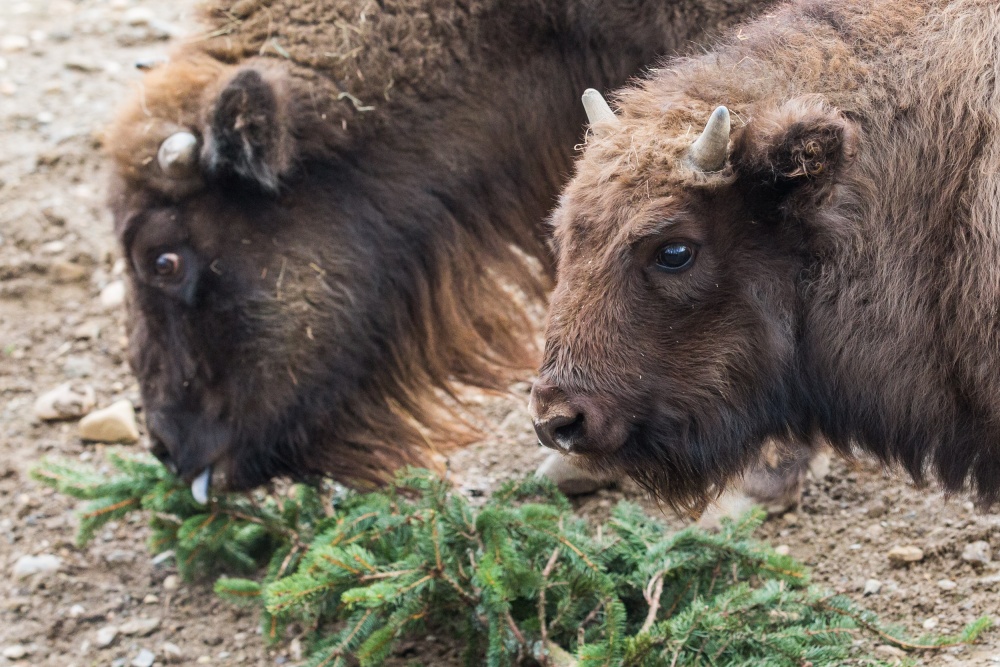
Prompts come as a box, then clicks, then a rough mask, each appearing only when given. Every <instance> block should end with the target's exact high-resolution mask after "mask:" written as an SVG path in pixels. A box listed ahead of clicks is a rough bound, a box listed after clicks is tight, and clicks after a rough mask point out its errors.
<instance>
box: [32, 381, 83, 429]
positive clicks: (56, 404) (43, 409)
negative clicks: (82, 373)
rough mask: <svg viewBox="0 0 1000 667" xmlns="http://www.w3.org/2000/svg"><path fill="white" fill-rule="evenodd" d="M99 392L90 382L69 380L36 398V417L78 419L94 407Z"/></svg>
mask: <svg viewBox="0 0 1000 667" xmlns="http://www.w3.org/2000/svg"><path fill="white" fill-rule="evenodd" d="M96 404H97V394H96V393H95V392H94V388H93V387H91V386H90V385H88V384H80V383H77V382H67V383H65V384H61V385H59V386H58V387H56V388H55V389H52V390H51V391H47V392H45V393H44V394H42V395H41V396H39V397H38V398H37V399H36V400H35V407H34V413H35V417H37V418H38V419H40V420H42V421H56V420H60V419H78V418H80V417H82V416H83V415H85V414H87V413H88V412H90V411H91V410H93V409H94V406H95V405H96Z"/></svg>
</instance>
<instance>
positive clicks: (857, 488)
mask: <svg viewBox="0 0 1000 667" xmlns="http://www.w3.org/2000/svg"><path fill="white" fill-rule="evenodd" d="M190 6H191V3H190V0H184V1H183V2H170V1H168V0H158V1H156V2H153V1H152V0H150V1H148V2H145V3H140V2H132V1H131V0H31V1H19V0H2V1H0V346H2V350H0V652H3V653H4V655H3V656H0V665H2V664H14V663H17V664H31V665H53V666H54V665H59V666H62V667H69V666H71V665H75V666H77V667H82V666H84V665H129V664H132V661H133V660H135V659H136V658H137V657H138V656H139V654H140V652H141V651H143V650H147V651H150V652H152V654H153V655H154V656H155V660H156V664H166V663H173V664H191V665H193V664H219V665H229V664H248V665H253V664H259V665H280V664H296V663H297V662H298V661H299V660H298V658H299V656H298V654H297V650H296V649H297V647H296V645H295V643H294V642H292V641H291V640H292V639H293V638H291V637H290V638H289V640H290V641H289V643H288V644H286V645H283V646H281V647H279V648H277V649H267V648H265V647H264V646H263V644H262V642H261V640H260V638H259V636H258V634H257V623H256V618H255V615H254V614H253V613H252V612H249V611H245V610H240V609H234V608H232V607H230V606H228V605H227V604H225V603H223V602H220V601H218V600H216V599H215V597H214V595H213V594H212V593H211V591H210V589H209V587H208V586H207V585H205V584H183V583H180V584H178V582H177V578H176V576H175V574H176V572H175V570H174V569H173V567H172V565H171V563H170V562H169V561H166V562H162V563H159V564H157V563H154V562H153V561H152V559H151V558H150V556H149V555H148V554H147V553H146V550H145V536H146V533H145V529H144V528H143V526H142V523H141V522H123V523H119V524H112V525H110V526H109V527H108V528H107V529H106V530H104V531H103V532H102V533H101V534H100V536H99V537H98V539H96V540H95V541H94V542H93V543H92V544H91V545H90V546H88V547H87V548H85V549H77V548H75V547H74V545H73V534H74V530H75V526H74V520H73V517H72V513H71V509H72V503H71V502H69V501H67V500H66V499H64V498H60V497H57V496H55V495H53V494H52V493H50V492H48V491H46V490H44V489H42V488H40V487H39V486H38V485H36V484H35V483H33V482H32V481H31V480H30V479H29V478H28V475H27V470H28V468H29V467H30V466H31V465H32V464H33V463H34V462H36V461H37V460H39V458H40V457H43V456H46V455H55V456H64V457H74V458H79V459H80V460H91V459H94V460H98V461H99V460H100V459H101V456H102V454H103V449H102V448H101V447H99V446H93V445H84V444H82V443H81V442H80V440H79V439H78V437H77V435H76V424H75V423H74V422H65V423H45V424H42V423H38V422H36V421H35V420H34V419H33V417H32V404H33V402H34V400H35V398H36V397H37V396H38V395H39V394H40V393H42V392H44V391H47V390H49V389H52V388H53V387H55V386H57V385H59V384H60V383H62V382H65V381H69V380H73V381H78V382H82V383H86V384H89V385H91V386H93V388H94V389H95V391H96V396H97V403H98V405H99V406H105V405H108V404H110V403H111V402H112V401H114V400H117V399H119V398H129V399H131V400H133V401H135V402H138V390H137V387H136V384H135V381H134V380H133V378H132V377H131V375H130V373H129V371H128V368H127V366H126V365H125V362H124V354H123V344H124V340H123V335H124V329H123V317H122V313H121V312H120V309H119V308H118V307H116V306H110V307H109V306H107V305H105V304H104V303H102V300H101V297H100V295H101V291H102V289H104V288H105V287H106V286H107V285H108V284H110V283H113V282H114V281H115V247H114V243H113V240H112V237H111V223H110V220H109V217H108V214H107V213H106V212H105V210H104V208H103V187H104V182H105V169H104V166H103V164H102V160H101V158H100V143H101V128H102V127H103V126H104V125H105V124H106V122H107V121H108V120H109V118H110V117H111V114H112V113H113V109H114V107H115V105H116V104H117V103H118V101H119V100H121V98H122V97H123V95H124V94H125V92H126V91H127V89H128V88H129V87H130V86H133V85H135V83H136V81H137V80H138V78H139V74H138V72H137V71H136V70H135V68H134V63H135V62H136V61H137V60H142V59H148V58H150V57H155V56H156V55H158V54H161V53H162V52H163V51H164V50H165V48H166V43H167V42H166V41H165V40H166V39H167V38H169V37H170V36H171V35H174V34H175V33H183V32H184V31H190V30H191V29H192V25H193V24H192V19H191V16H190ZM526 388H527V385H526V384H525V385H523V386H519V387H517V388H515V389H516V392H519V393H516V395H515V396H513V397H512V398H510V399H495V400H494V399H490V400H487V401H484V403H483V405H482V406H481V408H480V409H479V412H480V414H481V415H482V418H483V420H484V422H485V423H486V424H488V426H489V427H488V431H489V433H490V435H489V437H488V439H487V440H485V441H484V442H482V443H480V444H478V445H475V446H473V447H471V448H469V449H467V450H465V451H463V452H461V453H459V454H458V455H456V456H455V457H454V459H453V461H452V469H453V471H454V473H455V475H456V478H457V480H458V481H459V483H460V484H461V485H462V486H463V488H465V489H467V490H470V491H472V490H481V491H485V492H488V491H489V490H490V489H491V488H492V487H493V486H495V485H496V484H497V483H498V482H500V481H502V480H503V479H505V478H507V477H509V476H511V475H515V474H520V473H522V472H526V471H529V470H531V469H533V468H534V467H535V466H536V465H537V464H538V463H539V462H540V461H541V460H542V459H543V458H544V453H543V452H541V451H539V450H538V448H537V446H536V445H535V438H534V437H533V435H532V433H531V431H530V426H529V422H528V419H527V413H526V409H525V403H526ZM623 496H627V497H631V498H633V499H641V496H640V494H639V493H638V492H636V491H634V490H629V489H627V488H626V489H625V490H611V491H603V492H600V493H598V494H595V495H593V496H590V497H587V498H585V499H582V500H580V501H579V502H578V505H579V509H580V511H581V512H584V513H586V514H588V515H591V516H595V517H600V516H602V515H604V514H606V513H607V511H608V509H609V508H610V506H611V505H612V504H613V503H614V502H615V501H616V500H617V499H619V498H621V497H623ZM965 501H966V499H965V498H953V499H947V498H945V497H944V496H943V495H942V494H941V493H939V492H937V491H935V490H934V489H916V488H914V487H913V486H912V485H911V484H910V483H908V482H907V481H905V480H904V479H903V478H902V477H900V476H899V475H895V474H887V473H884V472H883V471H882V470H881V469H880V468H879V467H878V466H875V465H873V464H870V463H864V462H862V463H858V464H854V465H848V464H846V463H842V462H838V463H836V464H835V465H834V470H833V473H832V475H831V476H830V477H829V478H828V479H826V480H824V481H823V482H821V483H819V484H815V485H814V486H813V487H812V488H811V489H810V490H809V491H808V492H807V494H806V496H805V499H804V503H803V506H802V507H801V508H800V509H799V511H797V512H795V513H794V514H789V515H786V516H785V517H783V518H778V519H775V520H773V521H771V522H770V523H769V524H768V525H767V526H766V527H765V528H764V530H763V531H762V538H763V539H766V540H769V541H771V542H772V543H774V544H775V545H786V546H787V547H788V548H789V550H790V552H791V553H792V554H793V555H795V556H796V557H798V558H800V559H802V560H803V561H805V562H806V563H808V564H809V565H810V566H812V568H813V573H814V579H815V581H817V582H818V583H820V584H823V585H825V586H826V587H829V588H831V589H834V590H836V591H840V592H846V593H847V594H849V595H851V596H852V597H854V598H856V599H858V600H862V601H863V603H864V604H865V605H867V606H868V607H869V608H871V609H874V610H876V611H878V612H879V613H881V614H883V615H884V616H885V617H886V618H887V619H890V620H895V621H898V622H900V623H902V624H904V625H905V626H907V627H908V628H909V629H910V630H911V631H913V632H920V631H921V627H934V631H935V632H949V631H954V630H956V629H958V628H959V627H960V626H961V625H962V624H964V623H966V622H967V621H969V620H971V619H973V618H975V617H977V616H979V615H981V614H990V615H993V616H994V617H995V618H997V619H998V620H1000V553H997V552H998V548H1000V515H996V514H978V513H976V512H974V511H973V510H972V506H971V504H969V503H967V502H965ZM647 504H648V503H647ZM648 506H649V507H650V509H651V511H657V510H656V508H655V506H653V505H651V504H648ZM668 519H669V520H670V521H671V522H672V523H673V525H676V526H680V525H682V523H683V522H682V521H681V520H680V519H676V518H673V517H668ZM977 541H985V542H987V543H988V545H989V548H988V551H989V553H990V554H991V556H992V557H993V559H991V560H990V561H989V562H985V563H971V562H968V561H966V560H963V558H962V554H963V551H964V550H965V549H966V547H967V545H969V544H970V543H974V542H977ZM906 545H912V546H916V547H919V548H921V549H922V550H923V552H924V554H925V555H924V558H923V560H921V561H920V562H917V563H913V564H911V565H907V566H903V567H896V566H893V565H892V564H891V563H890V561H889V560H888V558H887V554H888V552H889V551H890V549H892V548H893V547H896V546H906ZM42 554H50V555H54V556H57V557H59V558H60V559H61V565H60V567H59V569H58V571H57V572H55V573H53V574H50V575H48V576H35V577H29V578H26V579H17V578H15V577H14V576H13V567H14V564H15V563H16V562H17V560H18V559H19V558H20V557H22V556H24V555H42ZM866 585H867V590H868V593H869V594H868V595H865V590H866ZM876 589H877V592H874V591H876ZM137 620H138V621H141V622H139V623H135V622H134V621H137ZM130 622H131V623H130ZM110 625H114V626H117V627H119V628H122V627H124V628H127V629H130V630H133V631H134V632H133V633H132V634H125V633H124V632H120V633H119V634H118V635H117V636H116V637H115V638H114V639H113V641H111V642H110V643H109V644H108V645H106V646H101V644H102V641H101V640H102V639H107V637H101V633H100V630H101V629H102V628H105V627H106V626H110ZM130 625H131V628H130V627H129V626H130ZM428 639H429V641H425V642H423V644H422V645H413V644H410V645H407V646H405V647H403V648H402V649H401V654H400V655H399V656H398V657H397V658H396V659H395V660H394V663H395V664H398V665H411V664H424V665H428V666H431V665H445V664H454V651H453V647H449V646H448V645H447V644H444V643H442V644H440V645H436V644H435V641H434V640H433V638H428ZM18 647H20V648H18ZM22 653H23V655H22V657H20V658H17V657H16V656H17V655H19V654H22ZM922 662H923V664H929V665H938V664H940V665H946V664H956V665H1000V631H996V632H993V633H990V634H987V635H986V637H985V638H984V640H983V642H981V644H979V645H977V646H975V647H972V648H960V649H954V650H951V651H948V652H944V653H935V654H932V655H927V656H924V657H923V658H922Z"/></svg>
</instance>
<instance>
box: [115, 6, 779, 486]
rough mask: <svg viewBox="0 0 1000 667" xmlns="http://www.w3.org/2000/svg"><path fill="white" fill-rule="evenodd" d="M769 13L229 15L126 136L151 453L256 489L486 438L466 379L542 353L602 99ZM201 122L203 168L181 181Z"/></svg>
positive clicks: (195, 44) (516, 9) (392, 463)
mask: <svg viewBox="0 0 1000 667" xmlns="http://www.w3.org/2000/svg"><path fill="white" fill-rule="evenodd" d="M762 4H763V2H761V1H760V0H670V1H667V2H663V1H659V0H658V1H655V2H654V1H647V2H630V3H627V5H625V6H622V5H620V4H619V3H615V2H571V1H568V0H515V1H514V2H510V1H508V0H473V1H471V2H455V1H453V0H452V1H446V0H384V1H379V2H374V1H372V2H368V1H366V0H362V1H360V2H359V1H357V0H328V1H324V2H320V1H318V0H312V1H308V0H305V1H303V0H296V1H292V0H273V1H267V0H257V1H253V0H250V1H248V0H241V1H240V2H236V3H228V2H218V1H213V2H210V3H209V4H208V5H207V6H206V8H205V16H206V17H207V20H208V27H207V29H206V33H205V34H204V35H203V36H202V37H201V38H199V39H195V40H193V41H191V42H190V43H188V44H186V45H184V46H182V47H181V48H180V49H178V50H177V52H176V53H174V54H173V56H172V58H171V60H170V63H169V64H168V65H166V66H164V67H162V68H161V69H158V70H155V71H153V72H152V73H150V74H149V75H148V76H147V77H146V79H145V80H144V81H143V83H142V85H141V87H140V89H139V90H138V92H137V94H136V95H135V97H134V98H133V100H132V101H131V102H130V103H129V104H128V105H127V106H126V107H125V108H124V110H123V112H122V114H121V116H120V118H119V119H118V121H117V122H116V124H115V126H114V128H113V130H112V132H111V137H110V143H109V146H110V153H111V155H112V157H113V158H114V164H115V172H116V176H115V182H114V185H113V188H112V197H111V205H112V208H113V211H114V214H115V221H116V223H115V224H116V229H117V232H118V235H119V238H120V240H121V244H122V248H123V251H124V254H125V256H126V257H127V258H128V260H129V263H128V266H129V271H128V277H129V284H130V300H129V302H130V303H129V308H130V313H131V317H130V346H131V361H132V365H133V368H134V369H135V371H136V374H137V375H138V377H139V380H140V382H141V385H142V390H143V397H144V402H145V405H146V408H147V411H148V424H149V426H150V431H151V434H152V436H153V440H154V450H155V451H157V453H158V454H160V455H161V456H162V457H164V458H165V459H169V461H170V463H171V464H172V465H173V466H174V467H176V468H177V470H178V471H179V472H180V473H181V475H182V476H184V477H186V478H188V479H190V478H191V477H193V476H195V475H196V474H197V473H198V472H199V471H200V470H202V469H203V468H205V467H206V466H207V465H209V464H216V468H217V469H219V470H221V471H224V472H225V474H226V477H227V482H228V484H229V485H230V486H232V487H247V486H251V485H254V484H257V483H260V482H262V481H265V480H267V479H269V478H271V477H273V476H275V475H282V474H289V475H293V476H297V477H301V476H303V475H308V474H311V473H328V474H333V475H335V476H337V477H338V478H340V479H342V480H344V481H359V480H379V479H382V478H384V476H385V474H386V471H389V470H392V469H394V468H396V467H398V466H399V465H401V464H403V463H423V464H427V463H428V460H427V454H428V452H430V451H431V450H432V449H433V448H434V447H435V446H436V444H441V443H452V442H455V441H457V440H461V439H462V438H463V437H467V436H468V434H462V433H459V432H457V431H456V430H455V429H450V428H449V426H451V425H452V424H451V420H450V419H449V415H448V411H447V409H446V406H447V405H448V401H449V396H451V397H453V396H454V392H455V391H456V388H457V387H458V386H460V385H462V384H469V385H476V386H480V387H486V388H501V387H504V386H505V385H506V383H507V382H508V379H509V378H510V377H511V376H512V374H513V373H517V372H523V371H524V369H526V368H528V367H530V366H531V365H533V360H534V356H535V355H534V348H533V343H534V341H533V337H534V332H533V331H532V327H531V326H529V323H528V321H527V320H526V318H525V316H524V311H523V308H525V307H530V306H531V305H532V304H538V303H541V302H543V301H544V297H545V294H546V291H547V289H548V285H549V265H550V263H549V260H548V256H547V251H546V249H545V246H544V243H543V242H542V240H541V239H542V229H541V225H540V224H539V221H540V220H542V219H543V218H544V216H545V214H546V212H547V210H548V209H549V207H550V206H551V204H552V203H553V200H554V197H555V195H556V193H557V191H558V188H559V186H560V184H561V181H562V179H563V178H564V175H566V174H568V172H569V170H570V167H571V155H572V150H573V145H574V144H575V143H576V142H577V141H578V140H579V138H580V128H581V126H582V120H583V119H582V112H581V111H580V108H579V96H580V93H581V91H582V90H583V89H584V88H585V87H587V86H598V87H606V86H609V85H620V84H622V83H624V82H625V80H626V79H627V77H628V76H630V75H631V74H632V73H634V72H635V71H636V70H637V69H638V68H639V67H641V66H642V65H643V64H645V63H648V62H651V61H652V60H653V59H654V57H655V56H656V55H657V54H660V53H663V52H665V51H668V50H671V49H674V48H676V47H679V46H683V45H685V44H686V42H687V41H688V40H690V39H692V38H694V37H696V36H699V35H701V34H702V32H703V31H704V30H705V29H711V28H715V27H716V26H718V25H721V24H725V23H727V22H730V21H732V20H733V19H735V18H736V17H738V16H739V15H742V14H744V13H745V12H746V11H747V10H748V9H749V8H751V7H754V6H760V5H762ZM178 131H187V132H191V133H193V134H194V135H195V137H196V138H197V142H198V150H199V155H200V157H199V161H198V165H197V168H196V169H194V170H193V171H191V172H190V173H189V174H187V175H186V176H182V177H176V175H174V176H172V177H168V176H167V174H166V173H165V172H164V171H163V170H161V168H160V166H159V164H158V161H157V158H156V155H157V150H158V148H159V146H160V144H161V143H162V142H163V141H164V139H166V138H167V137H168V136H170V135H172V134H173V133H175V132H178ZM158 262H165V264H163V266H162V267H159V268H158ZM170 267H173V269H171V268H170ZM178 267H179V268H178ZM161 269H162V270H164V271H168V270H173V271H174V273H169V274H161V273H158V271H159V270H161ZM512 291H514V292H517V293H520V294H524V295H526V298H525V299H522V300H520V301H519V300H518V299H516V298H515V297H514V296H512Z"/></svg>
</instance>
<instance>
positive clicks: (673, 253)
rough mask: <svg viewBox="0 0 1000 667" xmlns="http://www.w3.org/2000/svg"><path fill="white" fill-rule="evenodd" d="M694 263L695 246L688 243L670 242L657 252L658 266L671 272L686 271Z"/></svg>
mask: <svg viewBox="0 0 1000 667" xmlns="http://www.w3.org/2000/svg"><path fill="white" fill-rule="evenodd" d="M692 264H694V247H693V246H691V245H689V244H687V243H668V244H667V245H665V246H663V247H662V248H660V250H659V252H657V253H656V266H657V267H659V268H661V269H663V270H664V271H669V272H670V273H680V272H681V271H686V270H687V269H690V268H691V265H692Z"/></svg>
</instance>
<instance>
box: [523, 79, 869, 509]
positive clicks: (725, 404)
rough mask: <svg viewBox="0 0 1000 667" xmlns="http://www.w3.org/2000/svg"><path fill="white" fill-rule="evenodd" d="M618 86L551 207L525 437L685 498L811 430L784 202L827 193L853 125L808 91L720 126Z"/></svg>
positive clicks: (698, 500) (686, 106)
mask: <svg viewBox="0 0 1000 667" xmlns="http://www.w3.org/2000/svg"><path fill="white" fill-rule="evenodd" d="M625 94H626V95H631V96H632V97H631V98H630V99H629V101H630V102H631V104H630V105H627V106H626V108H627V109H628V110H629V111H628V112H627V113H625V114H623V115H621V117H619V118H617V119H616V120H615V121H614V122H609V119H608V118H607V116H606V115H600V116H599V117H597V118H595V117H593V115H592V117H591V120H592V122H600V123H601V127H602V128H603V131H602V132H600V133H597V134H596V137H595V138H594V139H593V140H591V142H590V144H589V145H588V147H587V149H586V152H585V154H584V156H583V158H582V159H581V161H580V162H579V164H578V169H577V174H576V176H575V178H574V179H573V181H572V182H571V183H570V184H569V186H568V188H567V189H566V191H565V193H564V196H563V197H562V199H561V202H560V205H559V207H558V208H557V210H556V211H555V213H554V214H553V220H554V227H555V234H554V240H553V247H554V250H555V253H556V255H557V260H558V283H557V286H556V289H555V292H554V294H553V296H552V302H551V309H550V311H549V317H548V323H547V329H546V349H545V358H544V363H543V366H542V368H541V371H540V374H539V378H538V380H537V382H536V384H535V386H534V389H533V391H532V396H531V410H532V413H533V418H534V420H535V430H536V432H537V434H538V437H539V440H540V441H541V442H542V443H543V444H545V445H547V446H549V447H552V448H555V449H559V450H562V451H564V452H570V453H573V454H576V455H578V456H579V457H580V459H581V460H582V461H583V462H584V463H586V464H588V465H590V466H591V467H593V468H594V469H599V470H605V471H606V470H609V469H615V470H618V471H620V472H623V473H626V474H628V475H630V476H632V477H633V478H634V479H636V480H637V481H639V482H640V483H642V484H643V485H645V486H646V487H647V488H649V489H650V490H651V491H653V492H654V493H656V494H658V495H660V496H661V497H663V498H664V499H665V500H667V501H669V502H671V503H673V504H675V505H677V506H684V507H695V506H698V505H701V504H703V503H704V501H706V500H707V499H709V498H710V496H711V494H712V493H713V491H716V490H718V489H719V488H721V486H722V485H724V484H725V482H726V481H727V479H728V478H729V477H730V476H732V475H736V474H739V473H740V472H742V471H743V470H745V469H746V468H747V466H748V464H750V463H752V461H753V458H754V457H755V456H756V455H757V453H758V452H759V450H760V448H761V447H762V445H763V444H764V443H765V442H766V441H767V440H768V439H769V438H773V437H778V438H784V439H787V438H788V437H790V436H791V437H795V438H799V439H800V440H802V441H805V440H806V439H807V438H808V437H809V436H810V435H811V433H810V425H809V424H808V423H805V422H804V421H801V420H800V419H799V417H800V416H801V415H802V414H803V410H802V409H801V406H800V405H798V404H797V402H798V401H800V397H801V396H802V395H803V394H802V392H801V387H800V380H799V379H798V377H799V376H798V375H797V374H796V373H795V370H796V367H797V364H798V354H799V349H798V327H799V323H800V317H801V315H802V313H801V311H800V305H799V298H798V295H797V293H796V283H797V281H796V275H797V273H798V272H799V271H800V270H801V269H802V267H803V248H804V247H805V243H804V239H805V237H807V236H808V235H810V234H813V233H814V230H812V229H810V228H809V225H808V224H806V223H804V222H803V219H804V218H803V216H802V215H801V213H802V211H804V210H806V209H809V210H815V209H816V208H817V207H818V206H822V203H823V202H824V201H825V200H826V199H827V198H828V197H830V196H831V195H832V193H833V191H834V190H835V188H836V187H837V186H836V184H837V180H838V176H839V175H840V174H841V173H842V171H843V170H844V169H845V168H846V166H847V165H848V163H849V161H850V157H851V154H852V141H853V139H852V137H853V133H852V128H851V126H850V124H849V123H848V122H847V121H846V120H845V119H844V118H843V117H842V116H841V115H840V114H839V113H838V112H837V111H836V110H834V109H831V108H830V107H828V106H825V105H824V104H822V103H820V102H818V101H816V100H812V99H798V100H792V101H790V102H787V103H784V104H782V105H778V106H774V107H772V108H770V109H768V110H767V111H766V113H761V112H760V111H759V110H758V112H757V113H755V114H754V115H753V116H752V118H751V120H749V122H748V123H746V124H743V123H740V124H739V126H738V127H737V128H736V129H735V130H733V129H732V128H731V120H730V111H729V110H728V109H727V108H726V107H718V108H716V109H715V111H714V112H713V111H712V107H711V106H707V105H704V104H701V103H692V102H690V101H689V100H683V101H682V102H679V103H676V104H674V105H669V104H668V105H664V104H663V102H662V100H655V101H653V100H650V99H648V98H644V97H642V92H641V91H631V92H626V93H625ZM737 111H741V110H740V109H737ZM734 117H735V118H739V117H740V116H739V115H734ZM706 119H707V124H706ZM692 126H694V127H703V128H704V130H703V131H702V132H701V133H700V134H698V133H692V132H690V128H691V127H692Z"/></svg>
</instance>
